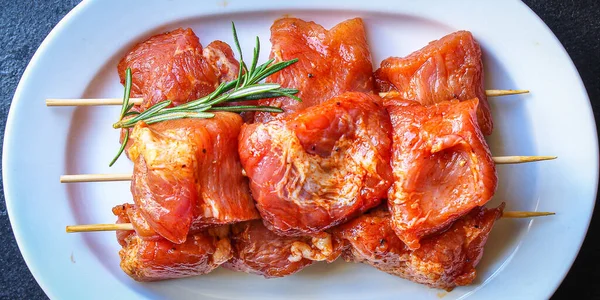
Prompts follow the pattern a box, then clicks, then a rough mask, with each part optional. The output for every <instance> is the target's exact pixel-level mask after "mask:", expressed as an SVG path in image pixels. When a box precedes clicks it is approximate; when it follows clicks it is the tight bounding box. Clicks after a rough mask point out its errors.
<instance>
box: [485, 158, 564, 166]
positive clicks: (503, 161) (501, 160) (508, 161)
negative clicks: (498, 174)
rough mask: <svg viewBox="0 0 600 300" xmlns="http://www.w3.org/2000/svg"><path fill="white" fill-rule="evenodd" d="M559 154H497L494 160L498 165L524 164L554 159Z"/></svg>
mask: <svg viewBox="0 0 600 300" xmlns="http://www.w3.org/2000/svg"><path fill="white" fill-rule="evenodd" d="M556 158H557V156H495V157H493V159H494V162H495V163H496V164H497V165H505V164H522V163H528V162H534V161H543V160H553V159H556Z"/></svg>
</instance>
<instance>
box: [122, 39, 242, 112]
mask: <svg viewBox="0 0 600 300" xmlns="http://www.w3.org/2000/svg"><path fill="white" fill-rule="evenodd" d="M127 68H131V72H132V86H131V97H141V98H144V102H143V103H142V104H141V106H140V107H139V108H137V110H140V111H144V110H146V109H147V108H148V107H150V106H152V105H154V104H156V103H158V102H161V101H164V100H171V101H173V105H174V106H176V105H181V104H183V103H186V102H188V101H191V100H195V99H198V98H201V97H203V96H206V95H208V94H210V93H211V92H213V91H214V90H215V89H216V88H217V87H218V86H219V84H220V83H221V82H223V81H230V80H233V79H235V78H236V77H237V74H238V70H239V63H238V61H237V60H236V59H235V58H234V57H233V51H232V50H231V47H229V45H227V44H226V43H223V42H221V41H215V42H213V43H211V44H209V46H208V47H206V48H205V49H203V48H202V45H201V44H200V40H199V39H198V37H197V36H196V35H195V34H194V32H193V31H192V30H191V29H189V28H188V29H182V28H179V29H176V30H173V31H170V32H167V33H163V34H158V35H155V36H153V37H151V38H149V39H147V40H146V41H144V42H141V43H139V44H137V45H135V46H134V47H133V49H131V51H130V52H129V53H128V54H127V55H126V56H125V57H123V58H122V59H121V61H120V62H119V65H118V67H117V69H118V72H119V77H120V79H121V83H125V71H126V70H127Z"/></svg>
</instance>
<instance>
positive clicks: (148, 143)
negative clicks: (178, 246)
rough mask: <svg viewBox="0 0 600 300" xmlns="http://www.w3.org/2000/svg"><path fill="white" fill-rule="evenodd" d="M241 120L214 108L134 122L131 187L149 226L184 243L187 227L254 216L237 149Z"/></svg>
mask: <svg viewBox="0 0 600 300" xmlns="http://www.w3.org/2000/svg"><path fill="white" fill-rule="evenodd" d="M242 123H243V122H242V119H241V117H240V116H239V115H237V114H234V113H227V112H217V113H215V116H214V118H211V119H180V120H172V121H166V122H160V123H155V124H152V125H146V124H145V123H143V122H140V123H138V124H137V125H136V126H135V127H134V129H133V131H132V132H133V133H132V136H131V139H132V141H133V143H132V145H131V147H130V148H129V149H128V152H129V156H130V157H131V158H132V160H133V162H134V171H133V179H132V182H131V192H132V194H133V198H134V202H135V203H136V205H137V206H138V208H139V210H140V213H141V215H142V216H143V218H144V220H145V221H146V222H148V224H149V226H150V228H152V230H154V231H156V232H157V233H159V234H160V235H161V236H163V237H164V238H166V239H167V240H169V241H171V242H174V243H183V242H184V241H185V239H186V237H187V235H188V233H189V231H190V228H202V227H207V226H212V225H219V224H230V223H235V222H240V221H247V220H253V219H258V218H259V215H258V212H257V211H256V209H255V207H254V202H253V200H252V197H251V196H250V190H249V187H248V179H247V178H245V177H244V176H243V175H242V166H241V164H240V159H239V155H238V150H237V149H238V145H237V139H238V135H239V132H240V128H241V126H242Z"/></svg>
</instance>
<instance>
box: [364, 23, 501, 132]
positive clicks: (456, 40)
mask: <svg viewBox="0 0 600 300" xmlns="http://www.w3.org/2000/svg"><path fill="white" fill-rule="evenodd" d="M375 78H376V84H377V89H378V90H379V92H388V91H392V90H396V91H398V92H399V97H401V98H403V99H406V100H414V101H417V102H420V103H421V104H423V105H430V104H434V103H439V102H441V101H446V100H452V99H458V100H461V101H464V100H469V99H473V98H478V99H479V106H478V108H477V118H478V121H479V127H480V128H481V131H482V132H483V134H484V135H490V134H492V129H493V127H494V126H493V122H492V115H491V112H490V107H489V104H488V101H487V97H486V95H485V89H484V74H483V63H482V61H481V49H480V48H479V44H478V43H477V42H476V41H475V39H474V38H473V35H472V34H471V33H470V32H468V31H457V32H454V33H451V34H449V35H447V36H445V37H443V38H441V39H439V40H437V41H433V42H431V43H429V45H427V46H425V47H424V48H422V49H421V50H418V51H415V52H413V53H412V54H410V55H409V56H407V57H404V58H399V57H390V58H388V59H385V60H384V61H383V62H381V67H380V68H379V69H378V70H377V71H376V72H375Z"/></svg>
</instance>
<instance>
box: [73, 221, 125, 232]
mask: <svg viewBox="0 0 600 300" xmlns="http://www.w3.org/2000/svg"><path fill="white" fill-rule="evenodd" d="M66 230H67V232H68V233H73V232H89V231H115V230H133V225H132V224H131V223H120V224H89V225H72V226H67V228H66Z"/></svg>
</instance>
